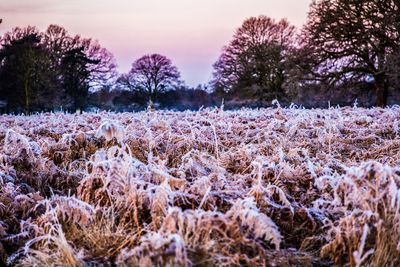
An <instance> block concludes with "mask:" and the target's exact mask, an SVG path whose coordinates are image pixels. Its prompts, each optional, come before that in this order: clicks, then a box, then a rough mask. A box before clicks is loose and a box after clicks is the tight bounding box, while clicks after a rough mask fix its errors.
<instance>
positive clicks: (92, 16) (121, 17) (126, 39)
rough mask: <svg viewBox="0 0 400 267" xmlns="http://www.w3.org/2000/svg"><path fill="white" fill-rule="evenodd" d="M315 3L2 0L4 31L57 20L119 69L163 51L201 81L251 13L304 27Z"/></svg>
mask: <svg viewBox="0 0 400 267" xmlns="http://www.w3.org/2000/svg"><path fill="white" fill-rule="evenodd" d="M99 3H100V4H99ZM310 4H311V0H301V1H296V2H293V1H292V0H283V1H281V2H280V3H276V1H273V0H253V1H252V5H249V4H248V1H244V0H219V1H218V2H215V1H214V2H213V1H212V0H205V1H202V2H197V1H196V2H189V1H185V0H171V1H168V2H165V1H162V0H151V1H147V2H142V1H127V0H117V1H113V2H108V1H107V2H105V1H95V0H88V1H85V2H84V3H81V2H78V1H77V0H72V1H68V2H65V1H51V0H37V1H35V3H32V2H29V1H28V0H17V1H14V2H13V3H5V1H4V0H0V10H2V14H1V15H0V16H1V18H2V19H3V23H2V24H1V26H0V34H1V35H2V34H4V33H5V32H7V31H10V30H12V28H14V27H17V26H18V27H25V26H28V25H31V26H36V27H38V28H39V29H40V30H45V29H46V28H47V26H49V25H50V24H58V25H60V26H62V27H64V28H65V29H67V30H68V32H69V33H70V34H74V35H75V34H80V35H81V36H83V37H85V38H93V39H96V40H98V41H99V42H100V44H101V45H102V46H103V47H105V48H106V49H107V50H109V51H110V52H111V53H113V54H114V56H115V58H116V61H117V64H118V71H119V72H120V73H126V72H127V71H129V69H130V67H131V64H132V62H133V61H134V60H136V59H138V58H139V57H141V56H142V55H145V54H152V53H159V54H163V55H165V56H167V57H168V58H170V59H171V60H172V62H173V64H174V65H176V66H177V67H178V69H179V71H180V73H181V76H182V79H183V80H184V81H185V83H186V85H188V86H191V87H196V86H197V85H199V84H207V83H208V82H209V80H210V78H211V75H212V65H213V63H214V62H215V61H216V60H217V59H218V56H219V55H220V53H221V50H222V48H223V46H225V45H227V44H228V42H229V41H230V40H231V38H232V36H233V34H234V32H235V30H236V29H237V28H238V27H240V25H241V24H242V22H243V21H244V20H245V19H246V18H249V17H252V16H259V15H266V16H269V17H271V18H274V19H276V20H280V19H282V18H287V19H288V20H289V22H290V23H292V24H293V25H295V26H296V27H298V28H299V27H301V26H302V25H303V24H304V22H305V21H306V17H307V11H308V8H309V5H310ZM221 14H222V16H221ZM105 21H106V22H107V23H104V24H103V25H102V24H101V23H103V22H105Z"/></svg>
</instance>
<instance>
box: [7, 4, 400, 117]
mask: <svg viewBox="0 0 400 267" xmlns="http://www.w3.org/2000/svg"><path fill="white" fill-rule="evenodd" d="M399 8H400V1H398V0H362V1H360V0H317V1H313V2H312V4H311V5H310V10H309V13H308V18H307V22H306V23H305V25H304V26H303V27H302V28H301V29H297V28H296V27H294V26H293V25H291V24H290V22H289V21H287V20H286V19H282V20H279V21H276V20H274V19H272V18H269V17H267V16H263V15H261V16H258V17H251V18H249V19H246V20H245V21H244V22H243V24H242V25H241V26H240V27H239V28H238V29H237V30H236V31H235V33H234V35H233V37H232V40H231V41H230V42H229V43H228V44H227V45H226V46H225V47H224V48H223V49H222V51H221V55H220V56H219V58H218V60H217V61H216V62H215V64H214V65H213V69H214V71H213V74H212V80H211V81H210V82H209V83H208V84H207V85H206V86H199V87H197V88H189V87H188V86H186V85H185V83H184V81H182V79H181V75H180V72H179V70H178V68H177V67H176V66H175V65H174V64H173V63H172V61H171V60H170V59H169V58H168V57H166V56H164V55H159V54H150V55H144V56H142V57H141V58H139V59H137V60H135V61H134V62H133V63H132V67H131V69H130V71H129V72H128V73H124V74H119V73H118V72H117V65H116V60H115V58H114V56H113V55H112V53H111V52H109V51H108V50H107V49H105V48H103V47H102V46H101V45H100V44H99V43H98V42H97V41H95V40H92V39H90V38H83V37H81V36H80V35H70V34H69V33H68V31H67V30H66V29H64V28H63V27H61V26H58V25H50V26H49V27H48V28H47V29H46V30H45V31H43V32H40V31H39V30H38V29H37V28H35V27H30V26H29V27H25V28H15V29H13V30H11V31H9V32H7V33H5V34H4V35H3V36H2V37H1V40H0V41H1V47H0V107H2V109H3V111H6V112H25V113H29V112H33V111H39V110H54V109H59V108H61V107H62V108H63V109H65V110H69V111H75V110H83V109H87V108H88V107H98V108H104V109H116V108H117V107H125V108H126V109H128V110H134V109H140V108H143V107H145V106H147V105H148V103H153V104H154V105H157V104H158V105H160V106H161V107H167V108H171V107H180V108H182V109H184V108H199V107H201V106H209V105H216V104H219V103H221V102H222V101H223V100H225V101H226V102H228V103H231V104H232V103H238V105H250V106H251V105H255V106H264V105H267V104H268V103H271V100H273V99H277V100H279V101H281V102H283V103H291V102H300V104H301V101H302V100H301V99H302V98H301V96H303V99H304V95H306V98H313V97H314V98H315V99H317V100H318V99H325V100H331V99H332V96H333V95H335V94H336V95H337V94H338V92H340V94H341V95H340V94H339V98H340V97H346V96H348V95H351V96H352V98H353V99H350V100H354V99H355V98H357V97H360V95H361V94H362V93H363V92H364V91H368V92H370V96H369V97H370V101H372V102H371V104H374V105H377V106H385V105H386V104H387V103H388V98H389V96H390V95H396V94H397V95H398V93H399V88H400V77H399V76H400V74H399V73H400V72H399V69H400V68H399V67H400V10H399ZM0 23H1V22H0ZM354 90H356V91H357V90H358V91H357V92H356V93H354V92H355V91H354ZM321 96H325V98H324V97H321ZM399 100H400V98H399Z"/></svg>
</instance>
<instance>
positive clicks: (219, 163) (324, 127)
mask: <svg viewBox="0 0 400 267" xmlns="http://www.w3.org/2000/svg"><path fill="white" fill-rule="evenodd" d="M399 119H400V108H397V107H394V108H388V109H378V108H377V109H362V108H335V109H329V110H303V109H295V108H294V109H282V108H277V109H261V110H248V109H243V110H240V111H231V112H227V111H222V110H220V109H213V110H203V111H199V112H178V113H174V112H162V111H159V112H142V113H122V114H116V113H106V112H103V113H98V114H95V113H87V114H83V115H68V114H61V113H59V114H39V115H33V116H30V117H24V116H2V117H0V265H1V263H2V262H3V263H7V264H8V265H19V266H87V265H88V266H98V265H100V266H112V265H117V266H232V265H236V266H237V265H244V266H246V265H247V266H265V265H266V266H329V265H333V264H335V265H337V266H343V265H349V266H399V265H400V253H399V249H400V243H399V242H400V221H399V220H400V215H399V208H400V176H399V175H400V169H399V159H400V138H399V134H400V127H399Z"/></svg>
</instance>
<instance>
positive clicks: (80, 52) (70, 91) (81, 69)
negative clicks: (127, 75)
mask: <svg viewBox="0 0 400 267" xmlns="http://www.w3.org/2000/svg"><path fill="white" fill-rule="evenodd" d="M98 63H99V61H98V60H94V59H90V58H89V57H87V55H86V54H85V53H84V47H78V48H73V49H71V50H69V51H67V52H66V53H65V54H64V56H63V58H62V61H61V67H62V70H63V87H64V88H65V90H66V93H67V95H69V96H70V97H71V98H72V101H73V109H74V110H77V109H79V110H82V109H83V108H84V107H85V106H86V102H87V98H88V94H89V82H88V78H89V76H90V70H89V65H92V64H93V65H96V64H98Z"/></svg>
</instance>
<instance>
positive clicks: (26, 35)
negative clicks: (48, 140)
mask: <svg viewBox="0 0 400 267" xmlns="http://www.w3.org/2000/svg"><path fill="white" fill-rule="evenodd" d="M40 41H41V38H40V35H39V32H38V31H37V29H36V28H34V27H28V28H25V29H20V28H16V29H14V31H13V34H6V35H5V36H4V37H3V38H2V48H1V49H0V92H1V95H2V96H3V98H5V99H4V100H5V101H6V102H7V103H8V108H11V109H13V110H16V109H20V108H23V109H24V110H25V112H26V113H29V112H30V111H31V110H32V109H36V110H38V109H44V108H49V105H48V103H46V101H42V99H43V97H44V96H49V97H52V95H53V93H54V90H53V87H52V86H51V81H52V78H53V77H51V74H50V73H49V71H48V70H49V67H50V58H49V57H48V51H47V50H46V48H45V47H44V46H43V45H42V44H41V43H40ZM50 108H51V107H50Z"/></svg>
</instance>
